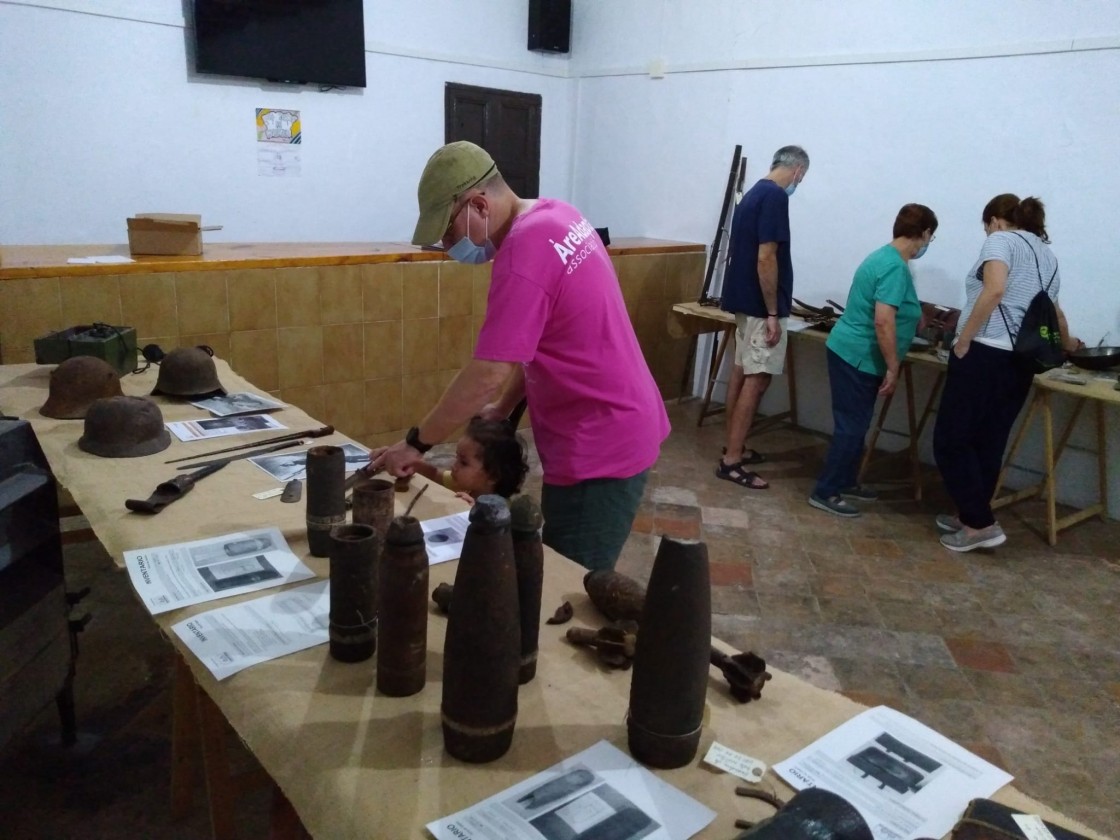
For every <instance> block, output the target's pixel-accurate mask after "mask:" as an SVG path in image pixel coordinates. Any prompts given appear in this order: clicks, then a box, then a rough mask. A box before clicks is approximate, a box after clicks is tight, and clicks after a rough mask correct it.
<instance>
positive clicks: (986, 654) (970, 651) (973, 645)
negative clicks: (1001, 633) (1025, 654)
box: [945, 637, 1018, 674]
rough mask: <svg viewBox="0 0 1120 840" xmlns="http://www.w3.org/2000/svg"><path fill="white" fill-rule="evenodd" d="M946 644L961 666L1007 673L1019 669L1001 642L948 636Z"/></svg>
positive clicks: (974, 669)
mask: <svg viewBox="0 0 1120 840" xmlns="http://www.w3.org/2000/svg"><path fill="white" fill-rule="evenodd" d="M945 645H946V646H947V647H948V648H949V652H950V653H951V654H952V655H953V660H954V661H955V662H956V663H957V665H958V666H960V667H961V668H968V669H970V670H973V671H999V672H1002V673H1006V674H1013V673H1015V672H1016V671H1017V670H1018V669H1017V668H1016V667H1015V660H1014V659H1012V658H1011V654H1010V653H1008V651H1007V648H1005V647H1004V646H1003V645H1001V644H1000V643H999V642H990V641H985V640H982V639H967V638H951V637H946V638H945Z"/></svg>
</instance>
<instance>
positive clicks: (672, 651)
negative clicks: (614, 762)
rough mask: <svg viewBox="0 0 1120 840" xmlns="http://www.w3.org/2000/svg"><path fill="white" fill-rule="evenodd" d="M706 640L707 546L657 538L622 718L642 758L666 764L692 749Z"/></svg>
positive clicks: (679, 761) (686, 757) (681, 760)
mask: <svg viewBox="0 0 1120 840" xmlns="http://www.w3.org/2000/svg"><path fill="white" fill-rule="evenodd" d="M711 639H712V598H711V586H710V583H709V573H708V547H707V546H706V545H705V544H704V543H702V542H699V541H696V540H675V539H673V538H671V537H662V538H661V545H660V546H659V547H658V549H657V556H656V557H655V558H654V561H653V570H652V572H651V573H650V578H649V589H648V591H647V593H646V598H645V606H644V607H643V609H642V617H641V630H640V631H639V632H638V640H637V645H636V648H635V651H634V669H633V677H632V678H631V681H630V712H629V715H628V716H627V721H626V729H627V736H628V741H629V745H630V753H631V755H633V756H634V758H636V759H638V761H640V762H642V763H643V764H648V765H649V766H651V767H659V768H664V769H670V768H674V767H681V766H683V765H685V764H687V763H688V762H690V761H692V759H693V757H694V756H695V755H696V748H697V747H698V746H699V744H700V729H701V721H702V720H703V717H704V699H705V697H706V695H707V688H708V664H709V661H708V660H709V654H710V651H711Z"/></svg>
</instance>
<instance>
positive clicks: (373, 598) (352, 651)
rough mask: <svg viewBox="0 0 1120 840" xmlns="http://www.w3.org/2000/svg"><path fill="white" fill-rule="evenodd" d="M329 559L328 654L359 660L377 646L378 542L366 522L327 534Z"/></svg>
mask: <svg viewBox="0 0 1120 840" xmlns="http://www.w3.org/2000/svg"><path fill="white" fill-rule="evenodd" d="M327 540H328V543H329V549H328V551H329V552H330V558H331V566H330V568H331V589H330V593H331V594H330V622H329V625H328V628H327V632H328V638H329V641H330V654H331V657H333V658H334V659H337V660H338V661H339V662H362V661H364V660H366V659H369V658H370V657H371V656H373V651H374V648H375V647H376V645H377V611H376V610H377V590H376V587H377V575H376V573H375V569H376V568H377V554H378V549H379V547H380V543H379V542H378V539H377V534H375V533H374V531H373V528H371V527H370V526H368V525H339V526H338V527H336V528H335V529H334V530H333V531H331V532H330V534H328V535H327Z"/></svg>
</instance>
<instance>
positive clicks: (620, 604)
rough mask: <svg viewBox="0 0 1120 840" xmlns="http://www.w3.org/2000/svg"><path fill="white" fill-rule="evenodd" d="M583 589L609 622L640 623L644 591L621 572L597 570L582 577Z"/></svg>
mask: <svg viewBox="0 0 1120 840" xmlns="http://www.w3.org/2000/svg"><path fill="white" fill-rule="evenodd" d="M583 588H584V589H585V590H587V595H588V597H589V598H590V599H591V603H592V604H594V605H595V606H596V607H597V608H598V610H599V612H601V613H602V614H603V615H605V616H606V617H607V618H608V619H609V620H611V621H622V620H628V621H640V620H641V618H642V605H643V604H644V603H645V599H646V590H645V587H643V586H642V585H641V584H640V583H638V582H637V581H636V580H634V579H633V578H631V577H627V576H626V575H624V574H622V573H621V572H615V571H612V570H610V569H597V570H595V571H593V572H588V573H587V574H586V575H584V576H583Z"/></svg>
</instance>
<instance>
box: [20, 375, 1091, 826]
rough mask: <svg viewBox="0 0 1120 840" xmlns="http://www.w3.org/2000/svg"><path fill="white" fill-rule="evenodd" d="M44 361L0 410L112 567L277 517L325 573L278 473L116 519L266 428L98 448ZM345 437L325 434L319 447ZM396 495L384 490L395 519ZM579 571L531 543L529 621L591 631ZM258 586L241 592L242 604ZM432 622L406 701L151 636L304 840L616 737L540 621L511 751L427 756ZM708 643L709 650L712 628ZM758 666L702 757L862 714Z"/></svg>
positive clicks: (181, 416) (435, 703)
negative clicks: (33, 440) (49, 401)
mask: <svg viewBox="0 0 1120 840" xmlns="http://www.w3.org/2000/svg"><path fill="white" fill-rule="evenodd" d="M49 371H50V368H49V367H45V366H37V365H8V366H0V410H2V411H4V412H5V413H7V414H9V415H15V416H19V417H23V418H26V419H28V420H30V421H31V423H32V425H33V426H34V428H35V431H36V434H37V435H38V438H39V441H40V443H41V445H42V446H43V449H44V451H45V453H46V455H47V457H48V459H49V460H50V462H51V465H52V467H53V469H54V471H55V475H56V476H57V478H58V479H59V482H60V483H61V484H62V485H63V486H65V487H66V488H67V489H68V490H69V492H70V493H71V495H72V496H73V497H74V499H75V501H76V502H77V503H78V505H79V506H80V507H81V508H82V511H83V512H84V513H85V515H86V516H87V518H88V519H89V521H90V525H91V526H92V528H93V530H94V532H95V533H96V534H97V536H98V538H99V539H100V540H101V541H102V543H103V544H104V545H105V548H106V549H107V550H108V552H109V553H110V555H112V557H113V559H114V561H115V562H117V563H118V564H121V565H123V558H122V556H121V554H122V552H123V551H124V550H126V549H130V548H141V547H146V546H154V545H162V544H166V543H172V542H178V541H185V540H192V539H199V538H202V537H207V536H214V535H218V534H223V533H229V532H233V531H237V530H242V529H247V528H257V527H262V526H268V525H275V526H277V527H279V528H280V530H281V531H282V532H283V534H284V536H285V538H286V539H287V540H288V544H289V545H290V547H291V549H292V550H293V551H294V552H296V553H297V554H298V555H300V556H301V557H303V558H304V560H305V562H306V563H307V564H308V565H309V566H310V567H311V568H312V569H313V570H314V571H315V572H316V573H317V574H319V575H323V576H325V575H326V574H327V571H328V569H327V566H328V564H327V561H326V560H323V559H319V558H314V557H310V556H309V555H308V553H307V539H306V533H305V529H304V520H303V516H304V506H303V505H302V504H295V505H286V504H282V503H281V502H280V501H279V499H278V498H273V499H269V500H266V501H259V500H257V499H254V498H253V497H252V495H251V494H252V493H254V492H258V491H261V490H265V489H268V488H270V487H275V486H277V483H276V482H275V481H273V480H272V479H271V478H270V477H269V476H268V475H266V474H265V473H263V472H262V471H260V470H258V469H257V468H256V467H254V466H252V465H251V464H249V463H247V462H244V461H242V462H235V463H233V464H230V465H229V466H227V467H226V468H225V469H223V470H221V471H220V472H218V473H216V474H214V475H213V476H210V477H208V478H206V479H204V480H203V481H202V482H200V483H199V485H198V486H197V487H196V488H195V490H194V491H193V492H192V493H191V494H190V495H188V496H187V497H185V498H184V499H182V500H181V501H179V502H176V503H175V504H173V505H171V506H170V507H168V508H167V509H166V510H165V511H163V512H162V513H160V514H159V515H158V516H155V517H145V516H140V515H137V514H131V513H129V512H127V511H126V510H125V508H124V499H125V498H128V497H138V498H146V497H147V496H148V494H149V493H150V492H151V491H152V490H153V489H154V488H155V486H156V484H158V483H159V482H160V481H163V480H165V479H166V478H169V477H171V476H172V475H174V474H175V469H174V466H175V465H173V464H172V465H169V464H166V463H164V462H165V461H166V460H168V459H170V458H175V457H179V456H180V455H183V454H188V453H190V452H195V451H203V450H209V449H218V448H221V447H223V446H228V445H233V444H235V443H241V442H244V441H247V440H252V439H258V438H261V437H267V436H270V435H274V434H280V432H270V433H262V434H260V435H253V436H244V435H242V436H231V437H227V438H221V439H216V440H213V441H204V442H195V443H181V442H179V441H173V442H172V445H171V447H170V448H168V449H167V450H165V451H164V452H161V453H158V454H156V455H150V456H146V457H143V458H129V459H114V460H109V459H104V458H98V457H96V456H93V455H89V454H87V453H85V452H83V451H81V450H80V449H78V447H77V439H78V437H79V436H80V434H81V430H82V421H80V420H53V419H50V418H46V417H42V416H41V415H40V414H39V412H38V407H39V406H41V405H42V404H43V402H44V401H45V400H46V398H47V387H48V379H49ZM218 374H219V378H220V379H221V381H222V383H223V385H224V386H225V387H226V389H227V390H229V391H240V390H244V391H253V392H256V393H261V391H259V389H257V388H254V387H253V386H252V385H251V384H250V383H249V382H247V381H246V380H244V379H242V378H241V377H239V376H237V375H236V374H234V373H233V372H232V371H231V370H230V368H229V366H228V365H226V364H225V363H224V362H222V361H220V360H219V361H218ZM154 383H155V371H154V369H153V370H151V371H148V372H146V373H144V374H140V375H133V376H126V377H125V378H124V380H123V382H122V386H123V389H124V392H125V393H126V394H147V393H149V392H150V391H151V388H152V386H153V384H154ZM156 399H157V402H159V403H160V406H161V408H162V409H163V412H164V419H165V420H166V421H172V420H186V419H195V418H199V417H201V416H203V415H202V413H201V412H200V411H199V409H196V408H193V407H191V406H189V405H187V404H184V403H174V402H170V401H168V400H166V399H164V398H156ZM275 416H276V417H277V418H278V419H279V420H280V421H281V422H283V423H284V424H285V425H286V426H288V427H290V428H291V429H293V430H296V429H311V428H316V427H318V426H320V425H322V424H321V423H320V422H318V421H316V420H314V419H313V418H311V417H309V416H308V415H307V414H305V413H304V412H303V411H301V410H299V409H298V408H295V407H290V408H285V409H283V410H282V411H279V412H277V413H276V414H275ZM345 440H346V438H345V437H344V436H342V435H339V434H336V435H333V436H331V437H329V438H323V439H321V440H320V441H318V442H320V443H340V442H343V441H345ZM423 483H425V482H424V480H423V479H421V478H418V477H417V478H414V479H413V485H414V488H415V489H419V487H420V486H422V485H423ZM411 495H412V494H407V495H406V494H399V495H398V498H397V512H398V513H400V512H402V510H403V504H404V503H405V502H406V501H407V500H408V499H409V498H411ZM464 509H465V505H464V504H463V503H462V502H460V501H459V500H457V499H455V498H454V496H453V495H452V494H451V493H449V492H448V491H446V490H445V489H443V488H442V487H439V486H434V485H433V486H431V487H429V489H428V490H427V492H426V493H425V494H424V497H423V498H421V499H420V501H419V503H418V505H417V507H416V510H415V511H414V514H415V515H418V516H419V517H420V518H429V517H433V516H440V515H444V514H446V513H452V512H456V511H460V510H464ZM455 567H456V563H445V564H442V565H439V566H434V567H433V568H432V570H431V585H432V587H433V588H434V587H435V586H436V585H437V584H439V583H441V582H443V581H447V582H452V581H453V580H454V574H455ZM583 571H584V570H583V569H582V567H580V566H578V565H576V564H575V563H572V562H571V561H569V560H567V559H565V558H563V557H561V556H560V555H558V554H556V553H555V552H552V551H551V550H548V549H546V561H545V582H544V596H543V601H542V603H543V607H542V612H543V613H544V614H545V615H550V614H551V613H552V611H553V610H554V609H555V608H556V607H558V606H559V605H560V604H561V603H563V602H564V601H571V603H572V604H573V606H574V607H575V618H574V620H573V625H583V626H591V627H598V626H600V625H601V623H602V619H601V618H600V617H599V616H598V615H597V613H596V611H595V610H594V608H593V607H591V605H590V603H589V602H588V601H587V598H586V596H585V595H584V593H583V586H582V579H583ZM267 594H268V592H267V591H266V592H263V593H253V594H252V595H247V596H242V599H249V598H254V597H260V596H262V595H267ZM233 600H234V599H225V600H222V601H218V602H211V603H210V604H208V605H200V606H196V607H188V608H185V609H180V610H176V611H174V612H170V613H165V614H163V615H160V616H155V617H154V620H155V621H156V622H157V624H158V625H159V626H160V627H161V628H162V629H163V630H164V631H166V630H167V629H168V628H169V627H170V626H171V625H172V624H175V623H177V622H179V621H181V620H183V619H184V618H187V617H189V616H191V615H194V614H196V613H199V612H202V611H204V610H206V609H212V608H214V607H215V606H220V605H224V604H228V603H230V602H231V601H233ZM445 626H446V621H445V619H444V618H442V617H440V616H439V615H437V614H436V613H434V612H433V613H432V615H431V617H430V620H429V624H428V684H427V686H426V687H425V688H424V690H423V691H422V692H420V693H419V694H418V695H415V696H413V697H409V698H390V697H384V696H381V695H379V694H377V692H376V690H375V687H374V685H375V680H374V676H375V675H374V669H373V661H372V660H371V661H370V662H367V663H362V664H355V665H348V664H342V663H339V662H335V661H334V660H332V659H331V658H330V657H329V656H328V653H327V647H326V645H320V646H318V647H315V648H312V649H310V650H306V651H302V652H300V653H296V654H292V655H290V656H286V657H283V658H281V659H277V660H273V661H271V662H267V663H264V664H261V665H258V666H255V667H253V668H250V669H248V670H246V671H242V672H241V673H239V674H236V675H234V676H232V677H230V678H229V679H227V680H224V681H222V682H218V681H216V680H215V679H214V678H213V677H212V676H211V675H210V673H209V672H208V671H207V670H206V669H205V667H203V665H202V664H201V663H200V662H199V661H198V660H197V659H195V658H194V657H193V656H191V655H190V654H189V653H187V652H186V650H185V648H184V647H183V646H182V644H181V643H180V642H179V640H178V638H177V637H175V636H174V634H167V635H168V638H169V639H170V640H171V641H172V643H173V644H174V645H175V646H176V647H177V649H179V651H180V652H181V653H183V654H184V656H185V659H186V660H187V661H188V663H189V664H190V667H191V669H192V671H193V673H194V675H195V678H196V679H197V681H198V683H199V685H200V686H202V688H203V689H204V690H205V691H206V692H207V693H208V694H209V695H210V696H211V697H212V698H213V699H214V701H215V702H216V703H217V705H218V707H219V708H220V709H221V710H222V712H223V714H225V716H226V718H227V719H228V720H229V722H230V723H231V724H232V726H233V728H234V729H235V730H236V731H237V733H238V734H239V735H240V737H241V738H242V739H243V740H244V742H245V743H246V745H247V746H248V748H249V749H250V750H251V751H252V752H253V754H254V755H255V756H256V757H257V759H258V760H259V761H260V763H261V764H262V766H263V767H264V768H265V770H267V771H268V773H269V774H270V775H271V776H272V778H273V779H274V780H275V781H276V782H277V784H278V785H279V786H280V787H281V789H282V790H283V791H284V793H285V794H286V795H287V797H288V799H289V800H290V801H291V802H292V804H293V805H294V806H295V808H296V810H297V811H298V812H299V815H300V817H301V818H302V820H303V822H304V824H305V825H306V827H307V829H308V830H309V831H310V832H311V833H312V834H313V835H314V836H315V837H321V838H331V839H332V840H333V839H334V838H388V840H398V838H420V837H426V836H428V835H427V833H426V832H425V831H424V828H423V826H424V825H425V824H427V823H428V822H430V821H432V820H435V819H438V818H439V817H442V816H445V815H447V814H451V813H453V812H455V811H458V810H460V809H462V808H465V807H468V806H470V805H472V804H474V803H475V802H478V801H479V800H481V799H484V798H486V797H488V796H490V795H492V794H494V793H497V792H499V791H501V790H503V789H505V788H506V787H509V786H511V785H513V784H514V783H516V782H518V781H521V780H523V779H525V778H526V777H528V776H530V775H532V774H534V773H536V772H538V771H539V770H542V769H544V768H546V767H548V766H550V765H552V764H554V763H556V762H557V761H559V760H561V759H563V758H565V757H567V756H570V755H572V754H574V753H576V752H579V751H580V750H583V749H585V748H586V747H588V746H590V745H592V744H594V743H595V742H596V741H598V740H600V739H606V740H609V741H611V742H612V743H613V744H615V745H616V746H618V747H620V748H621V749H623V750H625V749H626V729H625V715H626V707H627V699H628V696H629V687H630V678H629V672H624V671H615V672H610V671H606V670H604V669H603V668H601V667H600V666H599V665H598V664H597V661H596V660H595V659H594V657H592V656H591V655H589V653H588V651H586V650H582V649H576V648H574V647H572V646H571V645H569V644H568V643H567V642H566V641H564V640H563V635H564V632H565V630H566V627H564V626H551V625H544V626H542V628H541V635H540V659H539V664H538V670H537V677H536V679H535V680H533V681H532V682H531V683H529V684H528V685H525V686H522V688H521V692H520V696H519V715H518V723H517V730H516V733H515V735H514V739H513V746H512V748H511V749H510V751H509V752H508V753H507V754H506V755H505V756H504V757H503V758H501V759H500V760H498V761H495V762H493V763H491V764H485V765H475V766H472V765H466V764H463V763H461V762H459V761H456V760H455V759H452V758H450V757H449V756H448V755H447V754H446V753H445V752H444V751H443V738H442V734H441V729H440V715H439V705H440V693H441V691H440V676H441V665H442V655H443V635H444V628H445ZM716 644H718V645H720V646H723V645H722V643H720V642H719V641H718V640H716ZM723 647H725V649H727V650H728V651H730V648H726V646H723ZM757 652H758V653H760V654H762V655H765V654H766V651H757ZM770 670H771V671H772V672H773V674H774V678H773V680H772V681H771V682H769V683H767V685H766V689H765V691H764V692H763V696H762V699H761V701H758V702H752V703H749V704H746V705H740V704H738V703H736V702H734V701H733V700H732V699H731V697H730V695H729V694H728V691H727V686H726V683H725V682H724V680H723V678H722V676H721V675H720V673H719V672H718V670H716V669H715V668H713V669H712V671H711V677H710V684H709V691H708V703H707V710H706V714H705V727H704V734H703V738H702V740H701V744H700V755H703V753H704V752H706V751H707V749H708V747H709V746H710V745H711V743H712V741H713V740H718V741H720V742H721V743H723V744H725V745H727V746H729V747H731V748H732V749H735V750H740V751H742V752H745V753H747V754H749V755H751V756H754V757H755V758H758V759H761V760H762V761H765V762H767V764H774V763H776V762H778V761H780V760H782V759H784V758H787V757H788V756H790V755H792V754H793V753H794V752H796V751H797V750H799V749H801V748H802V747H804V746H806V745H807V744H809V743H811V742H812V741H813V740H815V739H816V738H819V737H820V736H821V735H824V734H825V733H826V732H828V731H829V730H831V729H833V728H835V727H836V726H838V725H840V724H841V723H843V722H845V721H846V720H848V719H850V718H852V717H854V716H855V715H856V714H858V713H859V712H860V711H862V710H863V708H864V707H863V706H861V705H860V704H857V703H855V702H853V701H851V700H848V699H847V698H845V697H843V696H841V695H840V694H836V693H834V692H831V691H826V690H823V689H819V688H816V687H814V686H812V685H810V684H809V683H807V682H805V681H803V680H801V679H798V678H796V677H793V676H791V675H788V674H785V673H782V672H781V671H778V670H776V669H773V668H771V669H770ZM657 775H658V776H660V777H661V778H663V779H665V780H666V781H667V782H669V783H670V784H673V785H675V786H676V787H678V788H680V789H681V790H684V791H686V792H687V793H689V794H690V795H692V796H694V797H695V798H696V799H698V800H700V801H701V802H703V803H705V804H706V805H708V806H709V807H711V808H712V809H713V810H715V811H716V812H717V813H718V814H719V816H718V817H717V818H716V819H715V821H714V822H713V823H712V824H711V825H710V826H708V828H707V829H705V830H704V831H703V832H701V833H700V834H699V835H698V836H699V837H703V838H726V837H729V836H732V835H733V834H734V828H733V821H734V820H735V819H736V818H743V819H760V818H762V817H765V816H768V815H769V814H770V813H772V809H770V808H769V807H768V806H766V805H763V804H761V803H758V802H755V801H752V800H747V799H743V798H741V797H737V796H736V795H735V793H734V789H735V786H736V783H737V782H736V780H735V779H734V778H732V777H731V776H729V775H727V774H724V773H721V772H718V771H714V770H711V769H709V768H707V767H706V766H705V765H702V764H701V763H700V761H699V757H698V758H697V760H696V761H694V762H693V763H692V764H691V765H689V766H687V767H684V768H681V769H678V770H672V771H657ZM764 784H766V785H769V786H770V787H772V788H773V789H775V790H777V791H778V792H779V794H780V795H782V796H788V795H789V794H790V793H791V791H790V789H789V788H787V787H786V786H785V785H784V784H783V783H782V782H780V781H778V780H777V778H776V777H775V776H774V775H773V773H768V774H767V778H766V780H765V781H764ZM992 798H993V799H995V800H997V801H999V802H1003V803H1005V804H1007V805H1010V806H1012V807H1014V808H1018V809H1021V810H1024V811H1028V812H1031V813H1037V814H1040V815H1041V816H1042V817H1044V818H1045V819H1047V820H1049V821H1051V822H1053V823H1056V824H1059V825H1064V826H1068V827H1070V828H1071V829H1073V830H1076V831H1080V832H1082V833H1085V834H1087V835H1088V836H1090V837H1094V838H1098V840H1105V839H1104V836H1103V835H1101V834H1097V833H1094V832H1092V831H1090V830H1088V829H1086V828H1085V827H1084V826H1082V825H1080V824H1078V823H1077V822H1075V821H1073V820H1070V819H1069V818H1067V817H1064V816H1063V815H1061V814H1060V813H1057V812H1055V811H1053V810H1052V809H1050V808H1048V807H1046V806H1044V805H1042V804H1041V803H1039V802H1037V801H1035V800H1033V799H1031V798H1030V797H1028V796H1026V795H1024V794H1022V793H1020V792H1019V791H1017V790H1015V789H1014V788H1013V787H1010V786H1008V787H1005V788H1004V789H1003V790H1001V791H1000V792H999V793H997V794H996V795H995V796H994V797H992Z"/></svg>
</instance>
